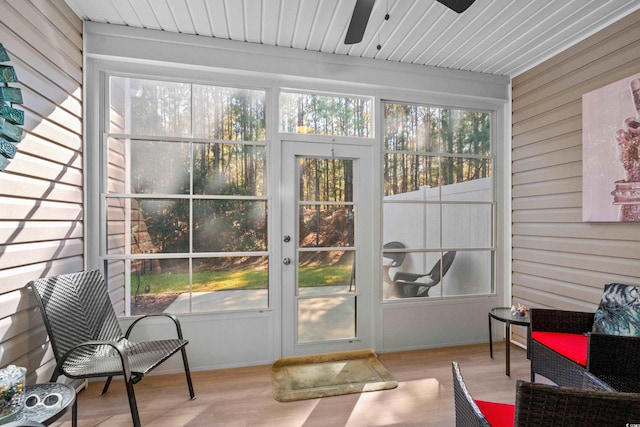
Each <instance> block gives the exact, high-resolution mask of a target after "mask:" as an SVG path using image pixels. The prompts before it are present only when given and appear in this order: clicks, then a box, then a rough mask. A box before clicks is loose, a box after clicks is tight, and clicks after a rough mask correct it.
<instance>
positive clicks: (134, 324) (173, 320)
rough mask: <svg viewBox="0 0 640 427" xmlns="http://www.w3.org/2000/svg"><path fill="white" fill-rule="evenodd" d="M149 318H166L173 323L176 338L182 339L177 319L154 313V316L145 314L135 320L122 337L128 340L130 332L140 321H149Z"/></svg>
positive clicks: (166, 314) (171, 315)
mask: <svg viewBox="0 0 640 427" xmlns="http://www.w3.org/2000/svg"><path fill="white" fill-rule="evenodd" d="M151 317H166V318H168V319H171V321H172V322H173V324H174V325H175V327H176V333H177V334H178V338H179V339H183V336H182V327H181V326H180V319H178V317H177V316H176V315H174V314H171V313H155V314H146V315H144V316H140V317H138V318H137V319H136V320H134V321H133V323H132V324H131V325H129V327H128V328H127V332H125V334H124V336H125V338H127V339H128V338H129V335H130V334H131V332H132V331H133V328H134V327H135V326H136V325H137V324H138V323H139V322H141V321H142V320H145V319H149V318H151Z"/></svg>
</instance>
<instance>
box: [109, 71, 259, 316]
mask: <svg viewBox="0 0 640 427" xmlns="http://www.w3.org/2000/svg"><path fill="white" fill-rule="evenodd" d="M109 88H110V105H109V109H108V117H107V119H108V126H107V129H108V132H107V134H106V136H105V139H104V142H103V144H104V146H103V150H102V152H103V153H104V155H103V159H104V161H103V180H102V191H101V195H102V206H103V213H104V216H105V221H103V222H102V223H103V224H104V225H105V228H104V230H103V234H102V242H103V243H102V245H101V257H102V259H103V261H104V265H105V271H106V273H107V274H106V275H107V278H108V281H109V288H110V290H111V292H112V293H116V294H118V295H122V307H121V310H120V311H121V312H122V313H123V314H126V315H138V314H145V313H153V312H162V311H165V310H168V311H171V312H173V313H190V312H203V311H217V310H237V309H248V308H264V307H266V306H268V294H267V292H268V272H269V265H268V256H267V255H268V253H267V250H268V247H267V212H268V206H267V199H268V198H267V196H268V195H267V194H266V192H267V184H266V179H267V176H266V173H267V171H266V129H265V91H260V90H247V89H241V88H229V87H215V86H206V85H196V84H188V83H177V82H167V81H153V80H144V79H136V78H128V77H118V76H111V77H110V78H109ZM116 299H117V298H116Z"/></svg>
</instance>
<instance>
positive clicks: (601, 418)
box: [452, 362, 640, 427]
mask: <svg viewBox="0 0 640 427" xmlns="http://www.w3.org/2000/svg"><path fill="white" fill-rule="evenodd" d="M452 371H453V393H454V399H455V412H456V426H461V427H469V426H481V427H490V426H491V425H492V424H491V420H496V419H498V420H500V421H502V422H503V424H504V423H506V422H507V421H508V420H510V419H511V418H509V419H507V418H505V417H513V425H514V426H518V427H533V426H558V427H560V426H562V427H564V426H573V427H591V426H596V425H597V426H603V427H604V426H624V425H626V424H627V423H629V420H640V394H637V393H618V392H612V391H611V390H613V389H612V388H611V387H610V386H608V385H607V384H606V383H604V382H602V381H600V380H599V379H598V378H596V377H595V376H593V375H592V374H590V373H589V372H585V373H584V376H585V377H584V389H576V388H570V387H559V386H553V385H548V384H535V383H530V382H525V381H522V380H518V381H517V382H516V396H515V397H516V398H515V405H509V404H503V403H496V402H485V401H481V400H474V399H473V397H472V396H471V393H469V390H468V389H467V387H466V385H465V383H464V380H463V378H462V373H461V372H460V366H459V364H458V363H457V362H452ZM481 408H483V409H481ZM499 412H502V413H501V414H499ZM495 424H496V423H494V425H495Z"/></svg>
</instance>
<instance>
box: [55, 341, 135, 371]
mask: <svg viewBox="0 0 640 427" xmlns="http://www.w3.org/2000/svg"><path fill="white" fill-rule="evenodd" d="M97 345H108V346H110V347H112V348H113V349H114V350H116V351H117V352H118V356H119V357H120V362H121V363H122V372H123V374H124V377H125V379H126V380H127V381H129V380H130V378H131V369H130V368H129V351H128V350H127V349H126V348H125V347H124V346H123V345H122V344H121V343H120V342H118V341H108V340H91V341H85V342H83V343H81V344H78V345H76V346H75V347H73V348H71V349H69V350H68V351H67V352H66V353H65V354H63V355H62V357H61V358H60V362H58V366H62V365H64V363H65V361H66V360H67V358H68V357H69V356H70V355H71V354H72V353H73V352H74V351H76V350H79V349H81V348H83V347H95V346H97Z"/></svg>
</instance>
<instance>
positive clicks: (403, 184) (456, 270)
mask: <svg viewBox="0 0 640 427" xmlns="http://www.w3.org/2000/svg"><path fill="white" fill-rule="evenodd" d="M491 120H492V114H491V112H487V111H474V110H463V109H452V108H444V107H434V106H428V105H416V104H402V103H392V102H386V103H384V161H383V175H384V195H383V243H384V245H385V246H384V249H383V253H382V270H383V271H382V278H383V283H382V286H383V298H384V299H395V298H419V297H428V298H437V297H449V296H459V295H476V294H488V293H491V292H493V289H494V287H493V277H494V258H495V257H494V253H495V245H494V242H495V238H494V235H495V214H494V212H495V189H494V180H493V172H494V155H493V151H492V150H493V149H492V130H491Z"/></svg>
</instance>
